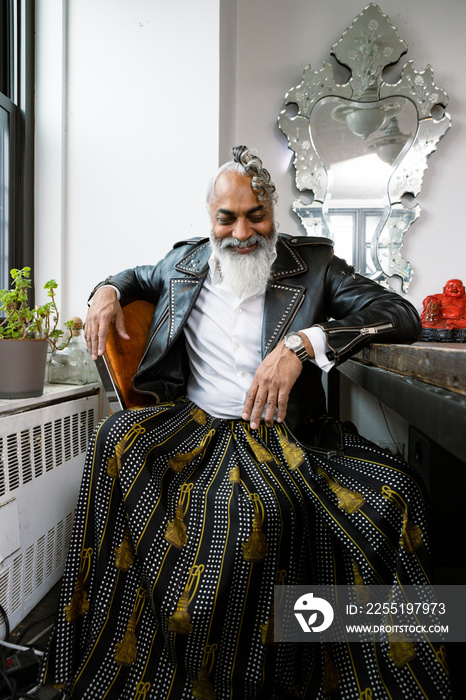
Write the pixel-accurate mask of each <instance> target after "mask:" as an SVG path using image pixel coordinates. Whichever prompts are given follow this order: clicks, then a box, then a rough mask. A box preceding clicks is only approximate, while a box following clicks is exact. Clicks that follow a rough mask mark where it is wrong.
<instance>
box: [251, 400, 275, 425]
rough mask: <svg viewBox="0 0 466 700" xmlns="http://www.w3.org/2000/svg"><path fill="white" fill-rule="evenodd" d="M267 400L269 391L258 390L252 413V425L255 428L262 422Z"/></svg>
mask: <svg viewBox="0 0 466 700" xmlns="http://www.w3.org/2000/svg"><path fill="white" fill-rule="evenodd" d="M266 400H267V393H266V392H261V391H258V392H257V394H256V398H255V400H254V406H253V409H252V413H251V418H250V421H249V423H250V425H251V428H252V429H253V430H257V428H258V427H259V424H260V422H261V417H262V413H263V410H264V406H265V403H266ZM274 411H275V409H274Z"/></svg>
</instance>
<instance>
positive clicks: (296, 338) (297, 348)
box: [285, 333, 310, 362]
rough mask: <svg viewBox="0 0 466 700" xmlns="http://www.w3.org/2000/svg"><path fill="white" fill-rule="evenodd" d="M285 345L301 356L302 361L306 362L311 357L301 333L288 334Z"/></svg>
mask: <svg viewBox="0 0 466 700" xmlns="http://www.w3.org/2000/svg"><path fill="white" fill-rule="evenodd" d="M285 346H286V347H287V348H288V350H292V351H293V352H294V353H295V355H297V356H298V357H299V359H300V360H301V362H305V361H306V360H309V359H310V358H309V355H308V353H307V350H306V348H305V347H304V343H303V339H302V338H301V336H300V335H299V333H290V334H289V335H286V336H285Z"/></svg>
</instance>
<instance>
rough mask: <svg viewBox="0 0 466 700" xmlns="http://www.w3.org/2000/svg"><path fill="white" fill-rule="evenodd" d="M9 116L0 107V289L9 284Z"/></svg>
mask: <svg viewBox="0 0 466 700" xmlns="http://www.w3.org/2000/svg"><path fill="white" fill-rule="evenodd" d="M9 117H10V115H9V114H8V112H7V111H6V110H5V109H3V108H2V107H0V183H1V187H0V289H4V288H5V287H7V286H9V270H8V254H9V247H8V242H9V238H10V232H9V206H8V200H9V187H10V182H9V162H8V152H9V148H8V144H9Z"/></svg>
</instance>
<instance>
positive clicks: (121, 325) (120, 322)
mask: <svg viewBox="0 0 466 700" xmlns="http://www.w3.org/2000/svg"><path fill="white" fill-rule="evenodd" d="M115 329H116V332H117V333H118V335H119V336H120V338H123V340H131V338H130V337H129V335H128V333H127V331H126V327H125V321H124V316H123V314H122V313H121V314H118V316H117V317H116V319H115Z"/></svg>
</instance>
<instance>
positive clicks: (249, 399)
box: [241, 383, 257, 420]
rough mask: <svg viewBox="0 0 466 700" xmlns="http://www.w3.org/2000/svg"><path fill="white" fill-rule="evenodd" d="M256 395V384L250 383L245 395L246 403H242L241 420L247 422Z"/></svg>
mask: <svg viewBox="0 0 466 700" xmlns="http://www.w3.org/2000/svg"><path fill="white" fill-rule="evenodd" d="M256 393H257V384H255V383H252V384H251V386H250V387H249V391H248V393H247V394H246V401H245V402H244V406H243V412H242V414H241V417H242V419H243V420H249V418H250V416H251V412H252V408H253V405H254V400H255V398H256Z"/></svg>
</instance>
